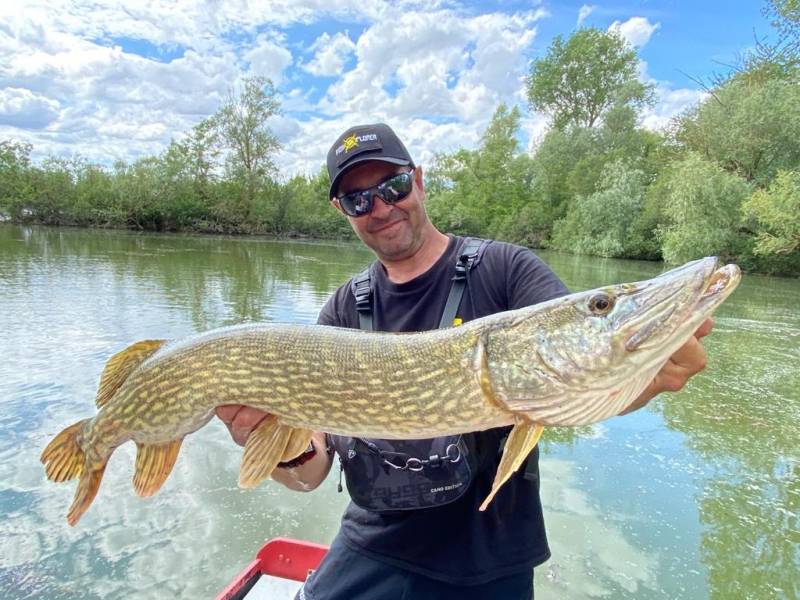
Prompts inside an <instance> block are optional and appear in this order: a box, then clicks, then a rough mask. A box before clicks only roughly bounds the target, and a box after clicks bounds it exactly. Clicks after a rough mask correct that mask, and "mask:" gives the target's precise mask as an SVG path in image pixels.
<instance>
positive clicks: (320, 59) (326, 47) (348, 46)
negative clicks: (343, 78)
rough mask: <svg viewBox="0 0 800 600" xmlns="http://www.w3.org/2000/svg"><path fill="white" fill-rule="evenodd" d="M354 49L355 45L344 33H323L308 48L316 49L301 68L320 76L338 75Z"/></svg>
mask: <svg viewBox="0 0 800 600" xmlns="http://www.w3.org/2000/svg"><path fill="white" fill-rule="evenodd" d="M355 49H356V45H355V44H354V43H353V41H352V40H351V39H350V38H349V37H348V35H347V34H346V33H342V32H339V33H337V34H335V35H333V36H330V35H328V34H327V33H323V34H322V35H321V36H319V37H318V38H317V39H316V41H315V42H314V44H313V45H312V46H311V48H310V50H311V51H314V50H316V54H315V55H314V58H313V59H312V61H311V62H310V63H308V64H307V65H305V66H304V67H303V68H304V69H305V70H306V71H308V72H309V73H311V74H312V75H317V76H321V77H331V76H333V75H340V74H341V72H342V70H343V68H344V65H345V62H346V61H347V59H348V58H349V57H350V55H351V54H352V53H353V52H354V51H355Z"/></svg>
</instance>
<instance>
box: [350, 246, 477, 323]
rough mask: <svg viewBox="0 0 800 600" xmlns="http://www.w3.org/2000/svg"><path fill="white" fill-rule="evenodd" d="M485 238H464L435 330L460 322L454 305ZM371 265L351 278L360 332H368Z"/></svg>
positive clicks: (370, 299) (458, 303) (370, 304)
mask: <svg viewBox="0 0 800 600" xmlns="http://www.w3.org/2000/svg"><path fill="white" fill-rule="evenodd" d="M488 245H489V240H482V239H480V238H466V243H465V244H464V248H463V249H462V250H461V253H460V254H459V255H458V259H456V274H455V275H453V284H452V285H451V286H450V293H449V294H448V296H447V302H446V303H445V305H444V311H443V312H442V318H441V320H440V321H439V329H444V328H445V327H451V326H453V325H457V324H460V323H459V322H456V320H455V319H456V314H457V313H458V307H459V306H461V298H462V297H463V296H464V290H465V289H466V288H467V283H468V282H469V272H470V270H471V269H472V268H474V267H475V266H476V265H477V264H478V263H479V262H480V260H481V257H482V256H483V252H484V250H485V249H486V246H488ZM371 269H372V265H370V266H369V267H367V268H366V269H364V270H363V271H361V273H359V274H358V275H356V276H355V277H354V278H353V283H352V286H351V290H352V292H353V295H354V296H355V298H356V310H357V311H358V327H359V329H363V330H364V331H372V329H373V324H372V283H371V281H370V279H371V276H372V275H371V273H372V271H371Z"/></svg>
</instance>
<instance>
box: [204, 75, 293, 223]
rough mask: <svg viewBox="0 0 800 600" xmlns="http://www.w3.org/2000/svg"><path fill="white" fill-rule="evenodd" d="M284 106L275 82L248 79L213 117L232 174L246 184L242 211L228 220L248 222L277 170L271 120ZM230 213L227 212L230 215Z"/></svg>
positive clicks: (233, 214)
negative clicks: (264, 187)
mask: <svg viewBox="0 0 800 600" xmlns="http://www.w3.org/2000/svg"><path fill="white" fill-rule="evenodd" d="M279 107H280V104H279V102H278V99H277V92H276V91H275V88H274V87H273V85H272V82H271V81H270V80H269V79H267V78H266V77H248V78H246V79H245V80H244V81H243V83H242V91H241V93H240V94H239V95H238V96H237V95H236V94H235V93H234V92H233V91H231V92H230V93H229V95H228V99H227V101H226V102H225V104H224V105H223V106H222V107H221V108H220V109H219V110H218V111H217V112H216V113H215V114H214V116H213V117H211V119H212V121H213V123H214V124H215V125H216V128H217V131H218V132H219V134H220V137H221V139H222V142H223V143H224V145H225V146H226V147H227V148H228V150H229V152H230V154H229V156H228V172H229V175H230V176H231V178H233V179H241V180H243V181H242V182H243V184H244V186H243V189H242V193H241V194H240V197H239V200H240V204H239V206H238V207H229V208H233V209H234V210H233V211H231V212H230V213H229V214H228V216H229V217H232V218H234V219H237V220H246V219H247V217H248V216H249V214H250V211H251V210H252V206H253V202H254V200H255V197H256V194H257V193H258V191H259V190H260V188H261V187H262V185H263V184H264V183H265V182H266V180H267V178H268V176H269V175H270V174H272V173H273V172H274V170H275V165H274V163H273V160H272V157H273V155H274V154H275V152H277V151H278V150H279V149H280V143H279V142H278V138H276V137H275V134H274V133H273V132H272V130H271V129H270V128H269V127H268V126H267V120H268V119H269V118H270V117H272V116H273V115H276V114H277V113H278V110H279ZM226 212H227V211H226Z"/></svg>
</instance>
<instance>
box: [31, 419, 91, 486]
mask: <svg viewBox="0 0 800 600" xmlns="http://www.w3.org/2000/svg"><path fill="white" fill-rule="evenodd" d="M90 420H91V419H83V420H82V421H78V422H77V423H73V424H72V425H70V426H69V427H67V428H66V429H64V430H63V431H62V432H61V433H59V434H58V435H57V436H56V437H54V438H53V439H52V441H51V442H50V443H49V444H47V447H45V449H44V450H43V451H42V455H41V457H40V460H41V461H42V463H43V464H44V470H45V473H46V474H47V478H48V479H49V480H50V481H55V482H57V483H60V482H62V481H69V480H70V479H74V478H75V477H77V476H78V475H80V474H81V473H82V472H83V468H84V463H85V459H86V455H85V453H84V451H83V448H81V445H80V440H79V436H80V435H81V434H82V433H83V429H84V426H85V425H86V423H87V422H88V421H90Z"/></svg>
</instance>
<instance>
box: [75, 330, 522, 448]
mask: <svg viewBox="0 0 800 600" xmlns="http://www.w3.org/2000/svg"><path fill="white" fill-rule="evenodd" d="M459 329H462V330H463V331H457V330H455V329H453V330H447V331H444V330H440V331H433V332H426V333H424V334H414V335H398V334H386V333H383V334H377V333H365V332H361V331H357V330H351V329H340V328H334V327H323V326H317V325H307V326H303V325H288V324H256V325H243V326H235V327H229V328H224V329H218V330H215V331H213V332H209V333H208V334H204V335H200V336H196V337H193V338H190V339H189V340H186V341H183V342H179V343H176V344H172V345H168V346H165V347H163V348H162V349H161V350H159V351H158V352H156V353H155V354H154V355H153V356H151V357H150V358H148V359H147V360H146V361H145V362H143V363H142V365H141V366H140V367H139V368H138V369H136V371H134V372H133V373H132V374H131V375H130V376H129V377H128V379H127V380H126V381H125V383H124V384H123V386H122V387H121V388H120V390H119V391H118V392H117V393H116V395H115V396H114V398H113V399H112V400H111V401H110V402H109V403H108V404H107V405H106V406H104V407H103V408H102V409H100V411H99V413H98V414H97V416H96V417H95V419H94V421H93V423H92V424H91V426H90V428H89V432H88V434H87V438H92V439H91V440H90V441H91V443H90V444H84V447H96V448H100V447H104V448H107V449H109V450H108V451H110V449H113V448H114V447H116V446H118V445H119V444H121V443H123V442H124V441H126V439H133V440H134V441H136V442H140V443H161V442H165V441H169V440H172V439H176V438H178V437H182V436H183V435H186V434H188V433H191V432H192V431H195V430H196V429H198V428H200V427H202V426H203V425H204V424H205V423H206V422H208V420H209V419H210V418H211V416H212V414H213V409H214V407H216V406H220V405H224V404H246V405H248V406H253V407H256V408H259V409H262V410H264V411H267V412H270V413H273V414H275V415H277V416H278V417H279V418H280V421H281V423H282V424H284V425H289V426H292V427H303V428H306V429H311V430H314V431H319V430H324V431H328V432H331V433H348V434H355V433H357V434H359V435H363V436H369V437H383V438H404V439H407V438H414V437H416V438H422V437H434V436H437V435H442V434H447V433H455V432H463V431H472V430H478V429H486V428H489V427H495V426H499V425H504V424H509V423H511V422H512V420H513V416H512V415H510V414H509V413H508V412H507V411H505V410H502V409H501V408H500V407H498V406H495V405H493V404H491V403H488V402H486V401H485V399H484V397H483V392H482V391H481V387H480V385H479V382H478V380H477V378H476V375H475V371H474V369H473V360H474V355H475V350H476V346H477V340H478V335H477V332H476V331H470V330H468V329H467V328H459ZM453 334H455V335H453ZM102 454H106V453H105V452H101V453H100V455H102ZM98 458H99V457H98ZM98 462H99V461H98Z"/></svg>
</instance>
